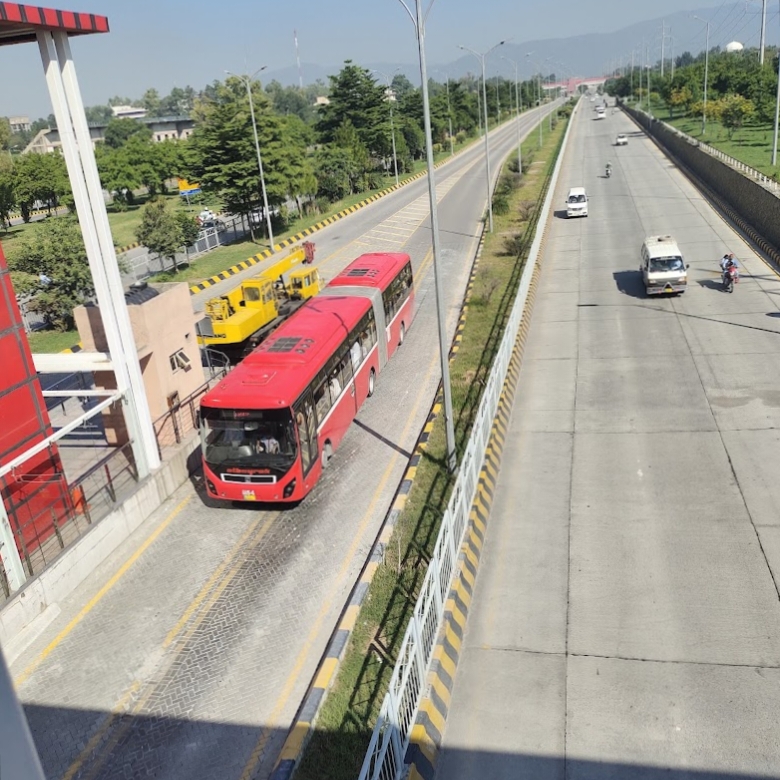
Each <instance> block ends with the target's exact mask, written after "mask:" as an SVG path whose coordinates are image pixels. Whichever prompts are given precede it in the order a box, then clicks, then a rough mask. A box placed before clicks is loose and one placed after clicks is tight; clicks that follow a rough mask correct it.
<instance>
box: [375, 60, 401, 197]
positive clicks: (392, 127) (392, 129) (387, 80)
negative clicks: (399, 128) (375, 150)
mask: <svg viewBox="0 0 780 780" xmlns="http://www.w3.org/2000/svg"><path fill="white" fill-rule="evenodd" d="M395 72H396V73H397V72H398V68H396V70H395ZM374 73H378V74H379V75H380V76H384V79H385V83H386V84H387V92H386V93H385V95H386V97H387V102H388V103H390V137H391V138H392V141H393V170H394V172H395V186H396V187H397V186H398V157H397V155H396V153H395V125H394V124H393V102H394V101H395V95H393V99H392V100H391V99H390V94H389V93H390V88H391V87H390V84H391V78H390V76H388V75H387V73H382V71H381V70H375V71H374Z"/></svg>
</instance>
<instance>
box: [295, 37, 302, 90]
mask: <svg viewBox="0 0 780 780" xmlns="http://www.w3.org/2000/svg"><path fill="white" fill-rule="evenodd" d="M293 38H294V40H295V60H296V62H297V63H298V88H299V89H303V68H301V53H300V51H299V49H298V31H297V30H293Z"/></svg>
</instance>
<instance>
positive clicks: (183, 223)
mask: <svg viewBox="0 0 780 780" xmlns="http://www.w3.org/2000/svg"><path fill="white" fill-rule="evenodd" d="M174 216H175V217H176V221H177V222H178V223H179V230H180V231H181V240H182V244H184V246H185V247H188V246H192V245H193V244H194V243H195V242H196V241H197V240H198V234H199V233H200V225H199V224H198V220H197V219H195V217H193V216H192V215H191V214H188V213H187V212H186V211H176V212H174Z"/></svg>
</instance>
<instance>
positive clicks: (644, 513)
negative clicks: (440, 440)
mask: <svg viewBox="0 0 780 780" xmlns="http://www.w3.org/2000/svg"><path fill="white" fill-rule="evenodd" d="M583 108H585V109H587V108H588V104H585V105H584V106H583ZM618 132H623V133H626V134H627V135H628V138H629V141H628V145H627V146H625V147H621V148H619V149H617V148H615V147H613V146H611V143H612V142H613V141H614V138H615V135H616V134H617V133H618ZM571 141H572V142H571V144H570V146H569V150H568V153H567V155H566V158H565V164H564V167H563V171H562V177H561V180H560V184H559V187H558V193H557V196H556V198H557V199H556V206H557V208H558V210H559V213H558V214H556V215H555V217H554V218H553V219H552V224H551V230H550V233H549V240H548V243H547V247H546V252H545V257H544V270H543V272H542V276H541V282H540V288H539V295H538V297H537V299H536V306H535V309H534V313H533V319H532V324H531V330H530V334H529V342H528V347H527V350H526V354H525V358H524V363H523V367H522V372H521V377H520V385H519V390H518V396H517V400H516V403H515V407H514V412H513V416H512V422H511V430H510V433H509V436H508V440H507V446H506V449H505V454H504V461H503V465H502V468H501V475H500V480H499V486H498V491H497V495H496V501H495V504H494V509H493V513H492V516H491V519H490V523H489V527H488V533H487V541H486V545H485V549H484V553H483V557H482V562H481V566H480V571H479V575H478V579H477V586H476V592H475V601H474V603H473V604H472V611H471V614H470V618H469V623H468V627H467V632H466V635H465V642H464V645H465V650H464V655H463V656H462V660H461V663H460V666H459V669H458V673H457V678H456V681H455V686H454V696H453V701H452V707H451V711H450V716H449V720H448V723H447V727H446V733H445V736H444V748H443V754H442V757H441V761H440V763H439V770H438V773H437V777H439V778H441V779H442V780H477V779H478V778H480V779H481V778H491V780H504V779H507V780H508V778H512V779H513V780H515V779H517V778H528V780H531V779H533V780H548V779H549V780H564V778H566V779H567V780H596V779H597V778H598V780H625V779H626V778H643V779H646V780H651V779H652V780H656V779H658V780H660V778H665V779H666V778H675V779H677V780H682V779H683V778H686V779H693V778H708V779H711V780H715V778H737V777H739V778H745V777H751V778H752V777H762V778H763V777H775V778H776V777H780V725H779V715H778V713H780V706H779V705H780V604H779V603H778V585H777V578H778V576H780V512H779V511H778V510H780V480H778V476H777V475H778V463H780V433H778V429H780V389H779V388H780V278H778V275H777V274H776V273H775V272H774V271H772V270H771V269H770V268H769V267H768V266H767V265H766V264H765V263H764V262H762V260H760V259H759V258H757V257H756V256H755V255H754V254H753V253H752V252H751V250H750V249H749V248H748V247H747V246H746V245H745V243H744V242H743V241H742V240H741V239H740V238H739V237H738V236H737V235H736V234H735V233H734V232H733V231H732V230H731V229H730V228H729V227H728V226H727V225H725V224H724V222H723V221H722V220H721V219H720V217H719V216H718V215H717V214H716V213H715V212H714V211H713V209H712V208H711V207H710V206H709V205H708V204H707V202H706V201H705V200H704V199H703V198H702V196H701V195H700V194H699V193H698V192H697V191H696V189H694V187H693V186H692V185H691V184H690V183H689V181H688V180H687V179H685V178H684V177H683V176H682V175H681V173H680V172H679V171H678V170H677V169H676V167H675V166H674V165H673V164H672V163H671V162H670V161H669V160H667V159H665V158H664V157H663V156H662V155H661V153H660V152H659V150H658V149H657V148H656V147H655V146H654V145H653V143H652V142H651V141H649V140H648V139H647V138H646V137H645V136H643V134H642V133H641V132H639V131H638V129H637V128H636V127H635V126H634V125H633V124H632V123H631V122H630V121H629V120H628V119H627V118H626V117H624V116H623V115H622V114H621V115H618V114H616V115H615V116H608V118H607V120H606V121H605V120H601V121H593V119H592V112H591V111H588V110H584V111H580V113H579V116H578V119H577V121H576V124H575V128H574V133H573V137H572V139H571ZM607 159H611V160H612V163H613V176H612V178H611V179H610V180H606V179H604V178H602V174H603V170H604V164H605V162H606V160H607ZM575 185H584V186H585V187H586V188H587V189H588V190H589V192H590V195H591V201H590V216H589V217H588V218H587V219H582V220H580V221H574V220H565V219H563V218H562V217H561V214H560V209H562V204H563V200H564V197H565V192H566V190H567V188H569V187H571V186H575ZM656 233H671V234H673V235H674V236H675V237H676V238H677V239H678V241H679V243H680V246H681V248H682V250H683V253H684V255H685V259H686V261H687V262H688V263H690V266H691V268H690V272H689V273H690V281H689V285H688V291H687V292H686V293H685V294H684V295H683V296H680V297H674V298H663V299H652V300H650V299H648V298H646V297H645V295H644V291H643V288H642V285H641V282H640V277H639V273H638V267H639V250H640V245H641V242H642V239H643V237H644V236H645V235H648V234H656ZM726 250H731V251H734V252H735V253H736V255H737V257H738V258H739V260H740V261H741V262H742V265H743V276H742V281H741V282H740V284H739V285H738V286H737V288H736V290H735V292H734V293H733V294H727V293H725V292H722V291H721V290H720V289H719V285H718V273H717V261H718V259H719V258H720V257H721V256H722V255H723V254H724V252H725V251H726Z"/></svg>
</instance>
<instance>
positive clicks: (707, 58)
mask: <svg viewBox="0 0 780 780" xmlns="http://www.w3.org/2000/svg"><path fill="white" fill-rule="evenodd" d="M693 18H694V19H698V20H699V21H700V22H704V24H706V25H707V37H706V43H705V44H704V103H703V104H702V109H701V134H702V135H704V134H705V133H706V131H707V77H708V75H709V71H710V23H709V21H707V20H706V19H702V18H701V16H696V15H695V14H694V15H693Z"/></svg>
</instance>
